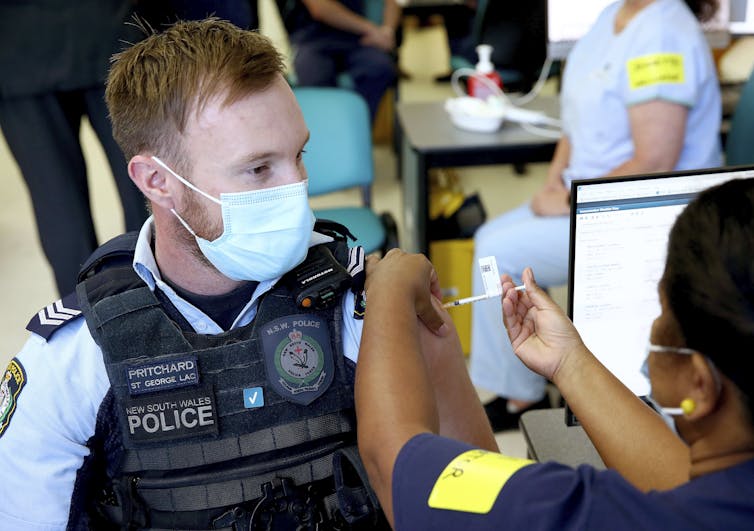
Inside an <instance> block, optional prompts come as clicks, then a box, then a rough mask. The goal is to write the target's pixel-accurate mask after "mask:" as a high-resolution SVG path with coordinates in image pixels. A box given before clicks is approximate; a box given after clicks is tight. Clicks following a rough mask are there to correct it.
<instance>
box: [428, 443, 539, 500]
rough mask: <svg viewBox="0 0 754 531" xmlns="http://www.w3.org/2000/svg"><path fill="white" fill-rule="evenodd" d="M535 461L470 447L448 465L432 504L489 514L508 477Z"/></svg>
mask: <svg viewBox="0 0 754 531" xmlns="http://www.w3.org/2000/svg"><path fill="white" fill-rule="evenodd" d="M533 462H534V461H530V460H529V459H519V458H516V457H508V456H505V455H501V454H498V453H494V452H487V451H485V450H469V451H468V452H464V453H462V454H461V455H459V456H458V457H456V458H455V459H453V460H452V461H451V462H450V463H449V464H448V466H446V467H445V469H444V470H443V471H442V473H441V474H440V477H438V478H437V481H436V482H435V486H434V487H433V488H432V492H431V493H430V495H429V500H428V504H429V506H430V507H432V508H433V509H448V510H451V511H463V512H467V513H478V514H486V513H488V512H490V510H491V509H492V506H493V505H494V504H495V500H496V499H497V497H498V495H499V494H500V491H501V490H502V489H503V486H504V485H505V483H506V482H507V481H508V479H510V477H511V476H512V475H513V474H514V473H515V472H516V471H518V470H519V469H521V468H523V467H525V466H527V465H530V464H532V463H533Z"/></svg>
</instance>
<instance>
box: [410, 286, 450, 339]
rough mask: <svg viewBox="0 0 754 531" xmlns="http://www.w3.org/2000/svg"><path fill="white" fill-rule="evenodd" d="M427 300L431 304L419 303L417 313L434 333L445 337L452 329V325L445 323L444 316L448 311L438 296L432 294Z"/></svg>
mask: <svg viewBox="0 0 754 531" xmlns="http://www.w3.org/2000/svg"><path fill="white" fill-rule="evenodd" d="M427 302H429V304H421V303H419V304H417V306H416V314H417V315H418V316H419V319H421V322H422V323H424V326H426V327H427V328H428V329H429V330H431V331H432V332H433V333H434V334H436V335H438V336H440V337H443V336H445V335H446V334H447V333H448V331H449V330H450V327H449V326H448V325H447V323H445V319H444V318H443V315H447V312H446V311H445V310H444V309H443V307H442V303H441V302H440V300H439V299H437V298H436V297H434V296H432V295H430V297H429V300H428V301H427Z"/></svg>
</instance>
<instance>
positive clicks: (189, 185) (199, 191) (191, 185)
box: [152, 155, 223, 205]
mask: <svg viewBox="0 0 754 531" xmlns="http://www.w3.org/2000/svg"><path fill="white" fill-rule="evenodd" d="M152 160H154V161H155V162H156V163H157V164H159V165H160V166H162V167H163V168H165V169H166V170H167V171H169V172H170V174H171V175H172V176H173V177H175V178H176V179H178V180H179V181H181V183H183V184H185V185H186V186H188V187H189V188H191V189H192V190H193V191H195V192H198V193H200V194H202V195H203V196H204V197H206V198H207V199H209V200H210V201H213V202H215V203H217V204H218V205H222V204H223V202H222V201H220V200H219V199H217V198H216V197H212V196H211V195H209V194H208V193H207V192H204V191H202V190H199V188H197V187H196V186H194V185H193V184H191V183H190V182H189V181H187V180H186V179H184V178H183V177H181V176H180V175H178V174H177V173H175V172H174V171H173V170H172V169H170V166H168V165H167V164H165V163H164V162H162V161H161V160H160V159H159V157H157V156H156V155H152Z"/></svg>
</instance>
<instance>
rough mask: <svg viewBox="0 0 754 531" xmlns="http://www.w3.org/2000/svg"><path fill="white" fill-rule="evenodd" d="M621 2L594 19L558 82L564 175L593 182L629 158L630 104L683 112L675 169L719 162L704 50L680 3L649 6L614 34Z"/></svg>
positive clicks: (717, 109) (713, 84) (663, 0)
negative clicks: (567, 146) (566, 146)
mask: <svg viewBox="0 0 754 531" xmlns="http://www.w3.org/2000/svg"><path fill="white" fill-rule="evenodd" d="M621 4H622V2H616V3H614V4H611V5H610V6H608V7H607V8H605V10H604V11H603V12H602V13H601V14H600V16H599V18H598V19H597V21H596V22H595V23H594V25H593V26H592V28H591V29H590V30H589V32H588V33H587V34H586V35H585V36H584V37H582V38H581V39H580V40H579V42H578V43H576V45H575V46H574V48H573V50H572V51H571V54H570V55H569V57H568V61H567V63H566V68H565V72H564V76H563V90H562V94H561V109H562V116H561V118H562V120H563V132H564V134H565V135H566V136H567V137H568V139H569V140H570V143H571V158H570V161H569V166H568V168H566V170H565V172H564V174H563V177H564V181H565V183H566V185H567V186H570V181H571V180H573V179H591V178H594V177H600V176H603V175H605V174H607V173H609V172H610V171H611V170H613V169H614V168H616V167H617V166H620V165H621V164H623V163H624V162H625V161H627V160H629V159H630V158H631V157H632V156H633V149H634V145H633V140H632V138H631V127H630V123H629V118H628V110H629V109H630V107H631V106H632V105H636V104H639V103H644V102H648V101H653V100H664V101H668V102H672V103H678V104H680V105H683V106H685V107H687V108H688V118H687V120H686V131H685V135H684V142H683V148H682V150H681V154H680V157H679V159H678V163H677V164H676V167H675V169H677V170H683V169H695V168H708V167H716V166H720V165H721V164H722V155H721V149H720V140H719V135H720V120H721V115H722V107H721V102H720V88H719V83H718V80H717V76H716V71H715V65H714V62H713V59H712V54H711V53H710V49H709V45H708V44H707V41H706V39H705V37H704V34H703V32H702V29H701V27H700V25H699V22H698V21H697V19H696V18H695V17H694V15H693V13H691V11H690V10H689V8H688V6H687V5H686V3H685V2H683V1H682V0H655V1H654V2H653V3H652V4H650V5H649V6H647V7H645V8H644V9H642V10H641V11H640V12H639V13H638V14H637V15H636V16H635V17H634V18H633V19H632V20H631V21H630V22H629V23H628V25H626V27H625V28H624V29H623V30H622V31H621V32H620V33H619V34H617V35H616V34H615V33H614V24H615V17H616V14H617V12H618V10H619V9H620V6H621Z"/></svg>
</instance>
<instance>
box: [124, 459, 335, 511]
mask: <svg viewBox="0 0 754 531" xmlns="http://www.w3.org/2000/svg"><path fill="white" fill-rule="evenodd" d="M339 446H341V445H340V444H338V445H337V446H335V445H331V446H330V447H326V448H324V449H323V448H318V449H316V450H314V451H311V452H309V453H305V452H301V453H298V454H297V455H296V456H295V458H294V459H295V462H292V463H289V464H287V465H288V466H286V463H283V462H281V459H277V460H275V461H276V462H275V463H266V462H262V463H256V464H253V465H250V466H247V467H234V468H233V469H232V470H216V471H215V470H213V471H212V472H207V473H205V474H202V475H196V476H195V477H193V478H191V479H188V478H181V479H180V480H177V481H176V480H171V479H170V478H140V479H138V480H137V482H136V492H137V493H138V496H139V498H140V499H141V501H142V503H143V504H144V506H146V507H148V508H149V509H151V510H156V511H176V512H187V511H202V510H206V509H214V508H223V507H233V506H235V505H239V504H242V503H246V502H249V501H251V500H254V499H256V498H258V497H259V496H260V494H261V492H262V491H261V489H262V485H264V484H265V483H269V482H272V481H273V480H275V479H277V478H283V477H284V478H290V479H291V480H292V481H293V483H294V484H295V485H306V484H307V483H312V482H315V481H319V480H322V479H326V478H329V477H332V460H333V453H334V452H335V450H337V449H338V447H339ZM204 476H206V477H204ZM189 481H190V484H185V483H188V482H189ZM201 482H204V483H203V484H198V483H201Z"/></svg>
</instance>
